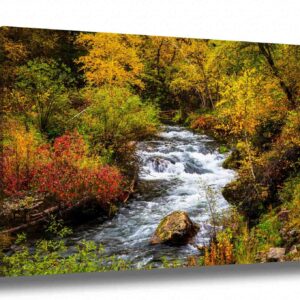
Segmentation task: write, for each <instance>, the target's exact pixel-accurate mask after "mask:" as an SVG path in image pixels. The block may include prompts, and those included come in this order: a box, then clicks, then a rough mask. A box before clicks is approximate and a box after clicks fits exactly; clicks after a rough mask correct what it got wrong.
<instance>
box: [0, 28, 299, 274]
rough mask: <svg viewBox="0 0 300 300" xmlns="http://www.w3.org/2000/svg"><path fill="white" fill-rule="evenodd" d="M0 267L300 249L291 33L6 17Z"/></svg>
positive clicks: (280, 255) (248, 255) (62, 268)
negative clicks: (210, 32)
mask: <svg viewBox="0 0 300 300" xmlns="http://www.w3.org/2000/svg"><path fill="white" fill-rule="evenodd" d="M0 72H1V75H0V76H1V80H0V97H1V124H0V125H1V154H0V155H1V156H0V158H1V160H0V167H1V182H0V184H1V187H0V197H1V198H0V216H1V217H0V276H29V275H50V274H67V273H80V272H103V271H112V270H113V271H121V270H122V271H124V270H144V269H146V270H151V269H158V268H191V267H198V268H202V267H206V266H216V265H229V264H254V263H269V262H284V261H297V260H299V258H300V47H299V46H296V45H281V44H268V43H253V42H239V41H220V40H208V39H190V38H178V37H164V36H144V35H126V34H125V35H124V34H113V33H94V32H74V31H59V30H45V29H30V28H15V27H2V28H1V29H0Z"/></svg>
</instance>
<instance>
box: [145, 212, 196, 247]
mask: <svg viewBox="0 0 300 300" xmlns="http://www.w3.org/2000/svg"><path fill="white" fill-rule="evenodd" d="M198 231H199V226H198V225H197V224H196V223H194V222H193V221H192V220H191V219H190V218H189V216H188V214H187V213H186V212H184V211H174V212H172V213H170V214H169V215H167V216H166V217H164V218H163V219H162V220H161V221H160V223H159V225H158V227H157V229H156V230H155V233H154V235H153V236H152V238H151V240H150V243H151V244H152V245H156V244H168V245H172V246H181V245H185V244H187V243H188V242H189V241H191V240H192V238H193V237H194V236H195V235H196V233H197V232H198Z"/></svg>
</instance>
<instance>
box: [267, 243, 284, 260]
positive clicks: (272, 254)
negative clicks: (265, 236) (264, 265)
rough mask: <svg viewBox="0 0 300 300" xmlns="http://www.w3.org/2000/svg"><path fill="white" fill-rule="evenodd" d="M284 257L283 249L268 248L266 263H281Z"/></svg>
mask: <svg viewBox="0 0 300 300" xmlns="http://www.w3.org/2000/svg"><path fill="white" fill-rule="evenodd" d="M284 255H285V248H279V247H277V248H270V249H269V252H268V254H267V261H268V262H278V261H283V257H284Z"/></svg>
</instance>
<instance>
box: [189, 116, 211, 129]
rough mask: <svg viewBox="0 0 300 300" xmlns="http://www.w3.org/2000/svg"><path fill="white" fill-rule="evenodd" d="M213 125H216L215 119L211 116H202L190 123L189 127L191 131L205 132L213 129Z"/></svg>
mask: <svg viewBox="0 0 300 300" xmlns="http://www.w3.org/2000/svg"><path fill="white" fill-rule="evenodd" d="M215 123H216V119H215V117H213V116H211V115H202V116H199V117H198V118H197V119H195V120H194V121H193V122H192V124H191V127H192V128H193V129H203V130H207V129H213V127H214V125H215Z"/></svg>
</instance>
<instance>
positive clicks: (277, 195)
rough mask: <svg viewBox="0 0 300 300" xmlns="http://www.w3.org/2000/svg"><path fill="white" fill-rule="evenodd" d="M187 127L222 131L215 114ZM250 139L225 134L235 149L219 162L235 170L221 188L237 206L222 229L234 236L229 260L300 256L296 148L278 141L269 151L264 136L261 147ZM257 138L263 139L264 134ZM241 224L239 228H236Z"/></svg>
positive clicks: (215, 131) (285, 258) (228, 199)
mask: <svg viewBox="0 0 300 300" xmlns="http://www.w3.org/2000/svg"><path fill="white" fill-rule="evenodd" d="M190 126H191V127H192V128H193V129H194V130H196V131H197V130H198V131H200V132H201V131H202V130H208V131H209V132H210V133H211V134H213V136H216V137H220V135H222V130H223V129H222V130H221V131H220V128H222V127H221V125H220V120H218V119H217V117H216V115H215V114H214V113H211V114H206V115H203V116H201V115H200V116H199V117H198V118H197V117H196V116H195V118H194V120H193V121H192V123H191V124H190ZM265 130H267V129H265ZM261 134H263V132H262V133H261ZM224 137H226V134H225V133H224V132H223V139H224ZM248 138H249V140H248V139H247V138H246V139H245V138H242V139H241V138H240V137H238V136H235V135H231V136H230V137H228V139H227V140H228V141H229V145H230V146H231V148H232V149H233V150H232V152H231V154H230V156H229V157H228V158H227V159H226V160H225V161H224V163H223V166H224V167H225V168H231V169H234V170H235V171H236V172H237V174H238V176H237V178H236V179H235V180H234V181H232V182H230V183H228V184H227V185H226V186H225V187H224V189H223V191H222V194H223V196H224V197H225V198H226V200H227V201H228V202H229V203H230V204H231V205H232V206H233V207H235V208H236V211H234V212H233V216H232V220H233V221H232V222H230V221H229V220H225V221H224V222H223V223H224V228H225V231H226V230H228V231H229V232H228V233H227V234H228V235H229V236H232V238H229V239H228V242H229V243H231V244H232V248H233V250H232V252H233V253H235V260H233V262H235V263H255V262H266V261H284V260H287V261H290V260H299V257H300V253H299V250H300V247H299V245H300V229H299V228H300V227H299V222H298V217H297V213H298V212H299V175H298V174H299V173H298V172H299V168H298V165H297V161H298V160H299V157H300V152H299V149H298V147H297V146H296V145H293V144H290V145H288V146H285V149H284V148H282V147H281V149H280V150H279V148H280V145H279V144H278V143H275V145H274V146H273V148H275V149H272V148H270V147H271V145H270V142H271V140H267V138H265V140H264V143H265V144H264V147H262V148H260V147H261V146H259V145H258V144H256V143H257V142H256V141H255V140H254V141H253V140H251V139H250V137H248ZM254 138H256V137H254ZM260 139H261V141H260V143H261V142H262V140H263V139H264V137H260ZM267 142H268V143H269V144H268V146H267V144H266V143H267ZM255 147H256V148H255ZM239 227H241V228H243V229H241V228H240V229H238V230H237V228H239ZM213 246H214V247H215V245H213ZM216 263H217V262H216Z"/></svg>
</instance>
